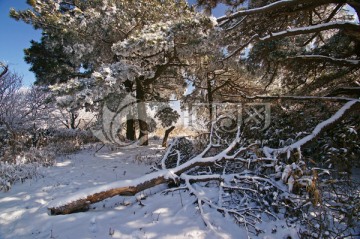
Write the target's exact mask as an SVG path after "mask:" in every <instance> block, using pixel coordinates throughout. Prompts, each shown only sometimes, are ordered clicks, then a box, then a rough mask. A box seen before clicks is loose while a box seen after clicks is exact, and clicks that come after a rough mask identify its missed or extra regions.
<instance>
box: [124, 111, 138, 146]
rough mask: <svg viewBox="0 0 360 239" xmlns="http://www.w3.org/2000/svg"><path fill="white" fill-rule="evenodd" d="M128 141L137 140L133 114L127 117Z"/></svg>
mask: <svg viewBox="0 0 360 239" xmlns="http://www.w3.org/2000/svg"><path fill="white" fill-rule="evenodd" d="M126 118H127V120H126V139H128V140H135V138H136V135H135V121H134V117H133V115H132V114H130V113H129V114H128V115H127V116H126Z"/></svg>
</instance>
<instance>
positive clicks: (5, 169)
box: [0, 148, 55, 191]
mask: <svg viewBox="0 0 360 239" xmlns="http://www.w3.org/2000/svg"><path fill="white" fill-rule="evenodd" d="M54 163H55V155H54V153H52V152H50V151H48V150H44V149H36V148H31V149H29V150H28V151H26V152H21V153H19V155H17V156H16V157H15V159H13V158H6V157H4V158H2V160H1V161H0V191H1V190H4V191H8V190H9V189H10V188H11V186H12V185H13V184H14V183H16V182H24V180H26V179H30V178H34V177H37V176H39V175H40V174H39V171H38V169H39V168H40V167H43V166H51V165H53V164H54Z"/></svg>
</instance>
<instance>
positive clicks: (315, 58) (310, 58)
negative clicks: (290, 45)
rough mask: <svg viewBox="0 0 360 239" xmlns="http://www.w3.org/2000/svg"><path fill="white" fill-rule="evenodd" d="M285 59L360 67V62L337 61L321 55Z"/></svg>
mask: <svg viewBox="0 0 360 239" xmlns="http://www.w3.org/2000/svg"><path fill="white" fill-rule="evenodd" d="M286 59H302V60H308V61H328V62H331V63H336V64H341V65H360V60H355V59H339V58H334V57H330V56H323V55H298V56H293V57H287V58H286Z"/></svg>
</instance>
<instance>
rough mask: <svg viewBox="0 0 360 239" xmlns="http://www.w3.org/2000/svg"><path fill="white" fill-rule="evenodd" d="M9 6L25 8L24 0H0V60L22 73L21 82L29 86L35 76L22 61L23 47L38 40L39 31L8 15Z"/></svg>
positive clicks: (26, 6)
mask: <svg viewBox="0 0 360 239" xmlns="http://www.w3.org/2000/svg"><path fill="white" fill-rule="evenodd" d="M10 8H15V9H27V8H28V5H27V4H26V0H0V28H1V37H0V61H5V62H6V63H7V64H8V65H9V67H10V69H11V70H12V71H15V72H17V73H18V74H19V75H22V76H23V77H24V78H23V84H24V85H25V86H30V85H31V84H32V83H33V82H34V81H35V76H34V74H33V73H32V72H30V71H29V68H30V65H28V64H26V63H25V61H24V51H23V50H24V49H25V48H28V47H30V40H39V39H40V37H41V31H36V30H34V29H33V27H32V26H31V25H28V24H25V23H23V22H20V21H19V22H17V21H15V20H14V19H12V18H10V17H9V11H10Z"/></svg>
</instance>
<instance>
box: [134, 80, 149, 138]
mask: <svg viewBox="0 0 360 239" xmlns="http://www.w3.org/2000/svg"><path fill="white" fill-rule="evenodd" d="M143 81H144V77H140V78H137V79H136V99H137V100H138V101H139V102H138V104H137V110H138V119H139V130H140V133H139V141H140V145H149V126H148V124H147V123H146V118H147V113H146V106H145V100H146V96H145V89H144V85H143Z"/></svg>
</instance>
